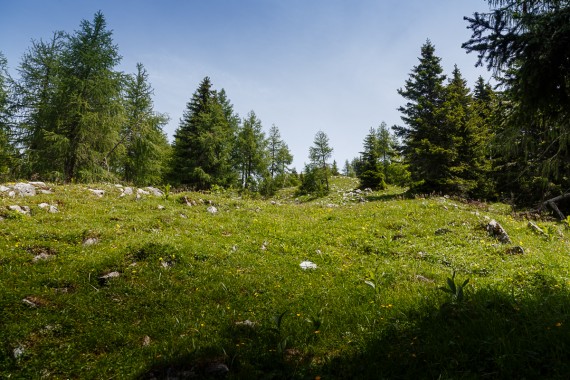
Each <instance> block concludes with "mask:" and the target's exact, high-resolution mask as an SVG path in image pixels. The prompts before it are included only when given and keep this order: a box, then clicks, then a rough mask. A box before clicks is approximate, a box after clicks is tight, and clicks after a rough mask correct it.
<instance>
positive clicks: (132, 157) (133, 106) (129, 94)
mask: <svg viewBox="0 0 570 380" xmlns="http://www.w3.org/2000/svg"><path fill="white" fill-rule="evenodd" d="M152 95H153V90H152V87H151V85H150V83H149V82H148V73H147V71H146V69H145V68H144V66H143V65H142V64H141V63H138V64H137V73H136V74H135V75H129V76H128V77H127V78H126V89H125V123H124V125H123V128H122V129H121V133H120V135H121V137H120V140H119V141H118V142H117V144H116V145H115V147H114V148H113V150H116V149H117V148H119V147H120V148H122V149H119V152H121V154H120V155H119V157H118V158H117V160H118V161H119V168H118V170H119V171H120V172H121V173H122V176H123V178H124V179H125V181H128V182H132V183H134V184H136V185H139V186H142V185H150V184H157V183H160V182H161V181H162V179H163V177H164V171H165V160H166V157H167V154H168V150H169V148H170V146H169V144H168V140H167V138H166V135H165V133H164V131H163V130H162V128H163V126H164V125H166V123H167V122H168V117H167V116H166V115H164V114H160V113H157V112H155V111H154V106H153V101H152ZM112 154H113V151H110V152H109V153H108V157H110V156H111V155H112Z"/></svg>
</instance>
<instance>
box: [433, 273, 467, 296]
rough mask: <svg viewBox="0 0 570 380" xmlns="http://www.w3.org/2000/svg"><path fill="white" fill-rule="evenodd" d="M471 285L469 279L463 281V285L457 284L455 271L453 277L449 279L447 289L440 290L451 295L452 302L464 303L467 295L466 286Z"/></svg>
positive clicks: (441, 288)
mask: <svg viewBox="0 0 570 380" xmlns="http://www.w3.org/2000/svg"><path fill="white" fill-rule="evenodd" d="M468 283H469V279H467V280H465V281H463V283H461V284H459V283H457V284H456V283H455V271H453V275H452V276H451V278H450V277H448V278H447V280H446V284H447V287H440V288H439V289H440V290H443V291H444V292H446V293H449V294H451V301H452V302H457V303H460V302H463V301H464V297H465V293H464V290H463V289H465V286H466V285H467V284H468Z"/></svg>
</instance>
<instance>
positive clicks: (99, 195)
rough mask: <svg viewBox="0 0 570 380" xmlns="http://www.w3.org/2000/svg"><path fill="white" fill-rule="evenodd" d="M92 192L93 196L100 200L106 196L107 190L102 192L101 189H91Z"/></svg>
mask: <svg viewBox="0 0 570 380" xmlns="http://www.w3.org/2000/svg"><path fill="white" fill-rule="evenodd" d="M89 191H90V192H92V193H93V194H95V195H96V196H98V197H99V198H102V197H103V195H105V190H101V189H89Z"/></svg>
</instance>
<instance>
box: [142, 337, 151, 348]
mask: <svg viewBox="0 0 570 380" xmlns="http://www.w3.org/2000/svg"><path fill="white" fill-rule="evenodd" d="M150 342H151V340H150V336H148V335H145V336H144V338H143V341H142V345H143V347H148V346H150Z"/></svg>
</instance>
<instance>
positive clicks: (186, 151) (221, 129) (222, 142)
mask: <svg viewBox="0 0 570 380" xmlns="http://www.w3.org/2000/svg"><path fill="white" fill-rule="evenodd" d="M226 115H227V109H226V110H224V108H223V107H222V105H221V104H220V102H219V98H218V94H217V92H216V91H215V90H213V89H212V83H211V81H210V78H209V77H205V78H204V79H203V80H202V82H201V83H200V85H199V87H198V89H197V90H196V92H195V93H194V94H193V95H192V99H191V100H190V101H189V102H188V104H187V105H186V110H185V111H184V114H183V116H182V119H181V121H180V125H179V127H178V129H177V130H176V132H175V134H174V144H173V150H172V160H171V164H170V180H171V181H172V182H174V183H175V184H178V185H185V186H190V187H192V188H195V189H200V190H203V189H209V188H210V187H211V186H212V185H217V186H231V185H232V184H233V183H235V180H236V177H235V172H234V170H233V165H232V161H231V158H232V152H233V142H234V141H235V137H234V135H233V133H232V132H233V131H232V126H231V125H230V122H229V121H228V119H227V116H226Z"/></svg>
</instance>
